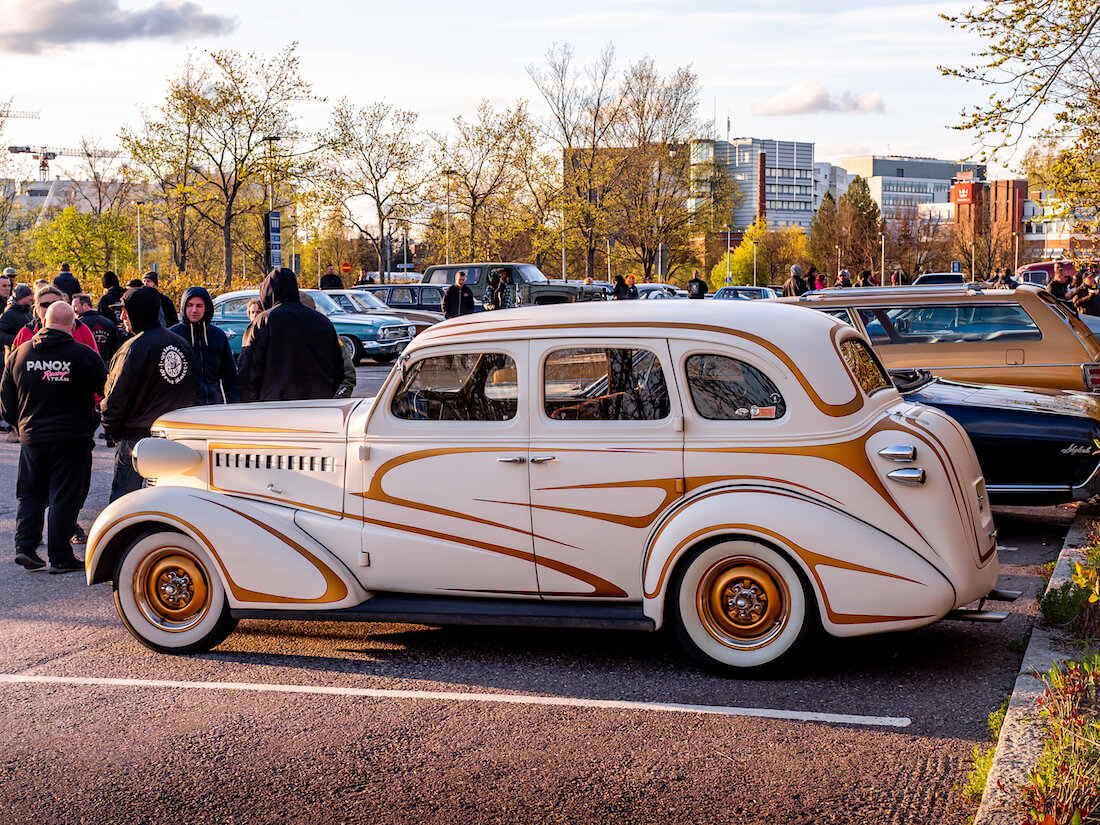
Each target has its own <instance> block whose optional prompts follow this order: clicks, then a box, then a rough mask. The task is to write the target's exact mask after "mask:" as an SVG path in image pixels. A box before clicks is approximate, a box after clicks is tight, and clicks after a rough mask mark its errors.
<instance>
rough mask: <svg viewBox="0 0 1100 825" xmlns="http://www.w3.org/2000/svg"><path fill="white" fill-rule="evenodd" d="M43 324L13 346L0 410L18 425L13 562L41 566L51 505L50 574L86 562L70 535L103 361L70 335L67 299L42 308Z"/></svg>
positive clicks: (87, 470)
mask: <svg viewBox="0 0 1100 825" xmlns="http://www.w3.org/2000/svg"><path fill="white" fill-rule="evenodd" d="M43 320H44V323H43V326H42V328H41V329H40V330H39V331H38V332H36V333H35V334H34V337H33V338H31V339H30V340H29V341H27V342H26V343H25V344H23V345H22V346H20V347H19V348H18V349H16V350H15V351H14V352H13V353H12V356H11V358H10V359H8V361H7V362H5V364H4V375H3V378H0V414H2V415H3V418H4V420H6V421H8V422H9V423H10V424H12V425H13V426H17V427H18V429H19V443H20V449H19V469H18V471H17V475H16V482H15V495H16V499H17V501H18V503H17V505H16V516H15V522H16V524H15V562H16V564H19V565H21V566H22V567H24V568H25V569H27V570H40V569H42V568H43V567H45V566H46V562H45V561H44V560H43V559H42V558H41V557H40V556H39V555H38V552H37V550H38V545H39V543H40V542H41V541H42V520H43V517H44V516H45V514H46V508H47V507H48V508H49V517H48V522H47V528H48V532H47V542H46V550H47V555H48V557H49V560H50V572H51V573H74V572H78V571H81V570H83V569H84V563H83V562H82V561H81V560H80V559H78V558H76V556H75V555H73V548H72V545H71V543H70V540H69V537H70V536H72V535H73V534H74V532H75V530H76V519H77V516H78V515H79V513H80V508H81V506H82V505H83V504H84V497H85V495H86V494H87V491H88V481H89V480H90V478H91V471H92V446H93V444H94V442H93V441H92V435H93V434H94V433H95V430H96V426H97V424H98V422H97V420H96V414H95V396H96V394H97V393H99V392H102V391H103V382H104V380H105V379H106V378H107V367H106V366H105V365H104V363H103V361H102V359H101V358H99V356H98V355H96V354H95V353H93V352H90V351H89V350H88V348H87V347H85V346H84V345H82V344H78V343H77V342H76V341H75V340H74V339H73V336H72V330H73V325H74V324H75V322H76V316H75V314H74V312H73V309H72V307H70V306H69V305H68V304H67V303H65V302H64V301H55V302H53V303H52V304H51V306H50V307H49V309H48V310H47V311H46V313H45V317H44V319H43Z"/></svg>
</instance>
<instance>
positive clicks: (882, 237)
mask: <svg viewBox="0 0 1100 825" xmlns="http://www.w3.org/2000/svg"><path fill="white" fill-rule="evenodd" d="M878 242H879V255H880V257H879V265H878V267H879V270H878V282H879V286H885V285H886V233H885V232H879V233H878Z"/></svg>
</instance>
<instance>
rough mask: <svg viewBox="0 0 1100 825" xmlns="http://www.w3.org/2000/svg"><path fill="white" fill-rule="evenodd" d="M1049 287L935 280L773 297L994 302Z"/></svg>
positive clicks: (796, 300) (812, 300)
mask: <svg viewBox="0 0 1100 825" xmlns="http://www.w3.org/2000/svg"><path fill="white" fill-rule="evenodd" d="M1045 291H1046V290H1044V289H1042V288H1041V287H1038V286H1035V285H1033V284H1021V285H1020V286H1019V287H1017V288H1016V289H983V288H982V287H980V286H977V285H972V284H965V285H961V286H958V285H956V286H951V285H944V284H934V285H929V286H869V287H849V288H836V289H822V290H817V291H813V292H806V293H804V294H802V295H800V296H798V297H797V298H772V299H771V301H773V302H775V303H799V304H803V305H806V304H815V303H817V304H825V305H830V306H831V305H842V306H847V305H849V304H856V303H858V304H878V303H901V304H906V303H940V304H942V303H951V302H956V301H959V300H965V301H967V302H993V301H1002V302H1003V301H1005V300H1006V299H1007V300H1013V299H1015V300H1016V301H1017V302H1019V301H1031V300H1034V299H1035V298H1037V296H1038V294H1039V293H1040V292H1045Z"/></svg>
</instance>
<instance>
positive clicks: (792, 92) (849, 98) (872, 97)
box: [752, 80, 885, 115]
mask: <svg viewBox="0 0 1100 825" xmlns="http://www.w3.org/2000/svg"><path fill="white" fill-rule="evenodd" d="M752 111H753V114H757V115H811V114H816V113H818V112H836V113H838V114H843V115H865V114H871V113H876V114H882V113H883V112H884V111H885V106H884V105H883V103H882V97H881V96H880V95H879V93H878V92H871V93H870V94H865V95H857V94H853V93H852V92H842V93H841V94H840V95H839V96H837V97H832V96H830V94H829V93H828V91H826V89H825V86H824V85H823V84H822V83H820V82H818V81H816V80H803V81H801V82H799V83H795V84H794V85H793V86H788V87H787V88H786V89H784V90H783V91H781V92H780V93H779V94H777V95H776V96H775V97H773V98H771V99H770V100H767V101H765V102H764V103H761V104H759V105H757V106H754V107H753V109H752Z"/></svg>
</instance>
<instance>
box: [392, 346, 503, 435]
mask: <svg viewBox="0 0 1100 825" xmlns="http://www.w3.org/2000/svg"><path fill="white" fill-rule="evenodd" d="M518 402H519V382H518V376H517V371H516V362H515V361H514V360H513V359H512V357H511V356H510V355H507V354H505V353H502V352H459V353H453V354H451V355H436V356H433V357H430V358H423V359H421V360H419V361H414V362H413V363H411V364H409V365H408V366H407V367H406V368H405V372H404V375H403V377H402V379H401V382H400V384H399V385H398V387H397V391H396V392H395V393H394V395H393V401H392V402H391V403H390V412H391V413H393V415H394V416H395V417H397V418H401V419H404V420H406V421H508V420H510V419H512V418H515V417H516V412H517V410H518V408H519V404H518Z"/></svg>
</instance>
